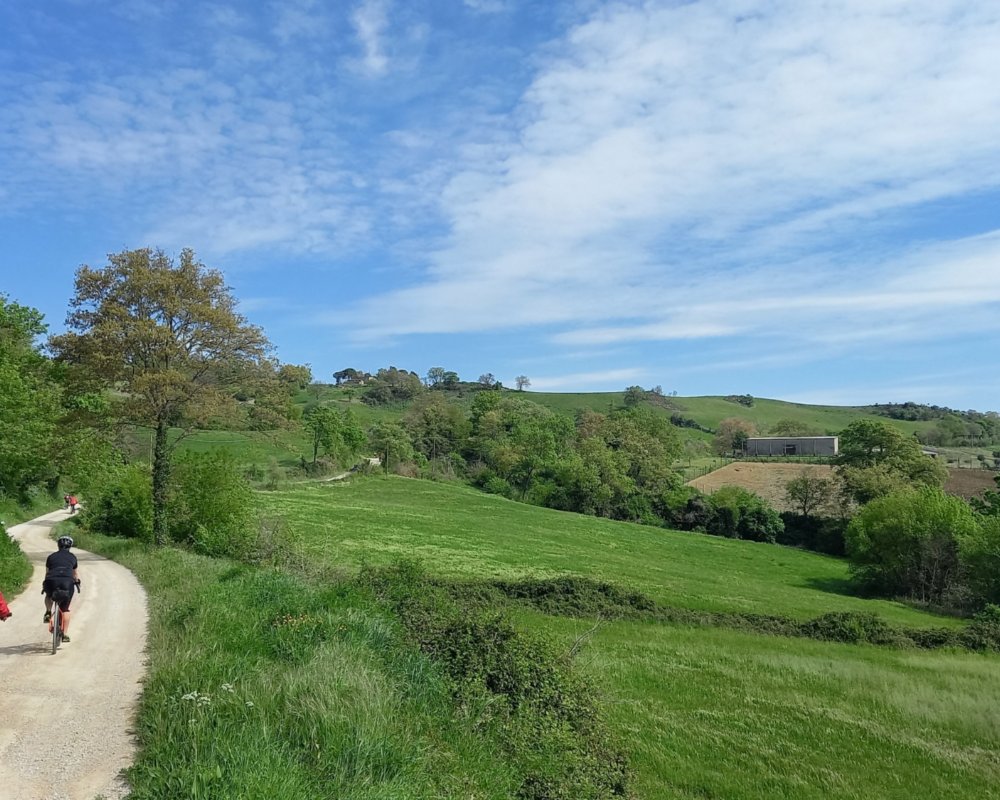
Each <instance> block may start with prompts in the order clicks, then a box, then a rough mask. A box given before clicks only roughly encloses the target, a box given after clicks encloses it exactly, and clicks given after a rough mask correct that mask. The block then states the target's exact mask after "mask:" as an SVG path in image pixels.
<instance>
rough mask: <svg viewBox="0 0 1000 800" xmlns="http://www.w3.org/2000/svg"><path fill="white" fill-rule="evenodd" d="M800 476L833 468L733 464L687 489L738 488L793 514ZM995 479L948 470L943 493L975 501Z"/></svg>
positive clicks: (989, 474) (827, 474) (824, 473)
mask: <svg viewBox="0 0 1000 800" xmlns="http://www.w3.org/2000/svg"><path fill="white" fill-rule="evenodd" d="M803 472H805V473H808V474H809V475H812V476H815V477H818V478H830V477H832V476H833V467H831V466H829V465H827V464H796V463H782V462H776V461H734V462H731V463H729V464H726V465H725V466H722V467H720V468H719V469H716V470H714V471H712V472H709V473H708V474H706V475H702V476H700V477H698V478H694V479H693V480H690V481H688V482H687V485H688V486H693V487H694V488H695V489H698V490H699V491H702V492H705V493H707V494H711V493H712V492H714V491H716V490H717V489H721V488H722V487H723V486H739V487H741V488H743V489H748V490H749V491H751V492H754V493H755V494H758V495H760V496H761V497H763V498H764V499H765V500H766V501H767V502H768V503H769V504H770V505H771V506H773V507H774V508H776V509H777V510H778V511H794V510H795V509H794V508H793V507H792V505H790V504H789V503H788V500H787V499H786V497H785V485H786V484H787V483H788V481H790V480H792V479H793V478H797V477H799V476H800V475H802V474H803ZM996 475H997V473H996V472H992V471H990V470H985V469H955V468H954V467H949V468H948V479H947V480H946V481H945V484H944V490H945V491H946V492H948V493H949V494H954V495H957V496H959V497H964V498H969V497H976V496H979V495H981V494H982V493H983V492H984V491H986V490H988V489H995V488H996V483H995V481H994V478H995V477H996Z"/></svg>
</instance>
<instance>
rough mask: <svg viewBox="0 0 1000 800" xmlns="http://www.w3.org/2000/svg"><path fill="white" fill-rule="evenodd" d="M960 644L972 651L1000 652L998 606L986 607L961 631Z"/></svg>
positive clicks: (999, 610) (999, 615)
mask: <svg viewBox="0 0 1000 800" xmlns="http://www.w3.org/2000/svg"><path fill="white" fill-rule="evenodd" d="M962 644H964V645H965V646H966V647H968V648H970V649H972V650H994V651H1000V606H997V605H992V604H991V605H988V606H986V608H984V609H983V610H982V611H980V612H979V613H978V614H976V616H975V617H973V618H972V623H971V624H970V625H969V627H968V628H966V629H965V631H963V634H962Z"/></svg>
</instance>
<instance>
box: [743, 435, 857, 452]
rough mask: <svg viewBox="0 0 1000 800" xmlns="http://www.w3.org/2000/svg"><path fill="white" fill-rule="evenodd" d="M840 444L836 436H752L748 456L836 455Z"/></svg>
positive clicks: (748, 444)
mask: <svg viewBox="0 0 1000 800" xmlns="http://www.w3.org/2000/svg"><path fill="white" fill-rule="evenodd" d="M839 446H840V440H839V439H838V438H837V437H836V436H751V437H750V438H749V439H747V445H746V454H747V455H748V456H835V455H837V451H838V449H839Z"/></svg>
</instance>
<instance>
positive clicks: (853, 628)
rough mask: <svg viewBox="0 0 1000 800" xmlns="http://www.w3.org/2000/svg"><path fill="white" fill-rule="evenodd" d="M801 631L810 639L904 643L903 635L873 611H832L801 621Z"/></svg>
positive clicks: (905, 640)
mask: <svg viewBox="0 0 1000 800" xmlns="http://www.w3.org/2000/svg"><path fill="white" fill-rule="evenodd" d="M801 630H802V633H803V635H805V636H808V637H809V638H810V639H823V640H825V641H830V642H849V643H852V644H888V645H896V646H899V645H907V644H910V642H909V641H908V640H907V638H906V637H905V636H903V635H901V634H900V633H899V632H898V631H896V630H895V629H894V628H893V627H892V626H891V625H889V623H887V622H886V621H885V620H884V619H882V618H881V617H879V616H878V615H876V614H864V613H859V612H856V611H834V612H831V613H829V614H823V615H822V616H820V617H817V618H816V619H812V620H809V621H808V622H804V623H802V626H801Z"/></svg>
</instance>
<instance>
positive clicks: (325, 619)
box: [81, 535, 605, 800]
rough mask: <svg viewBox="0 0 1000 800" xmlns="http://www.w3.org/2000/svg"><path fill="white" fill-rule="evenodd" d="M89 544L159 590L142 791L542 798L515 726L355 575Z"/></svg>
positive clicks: (375, 799) (92, 539)
mask: <svg viewBox="0 0 1000 800" xmlns="http://www.w3.org/2000/svg"><path fill="white" fill-rule="evenodd" d="M81 546H84V547H90V548H93V549H97V550H100V551H101V552H104V553H105V554H107V555H109V556H111V557H113V558H115V559H116V560H118V561H120V562H122V563H124V564H125V565H127V566H129V567H130V568H131V569H133V570H134V571H135V572H136V573H137V575H138V576H139V578H140V580H141V581H142V582H143V584H144V585H145V587H146V589H147V591H148V593H149V597H150V610H151V617H152V618H151V623H150V624H151V627H150V636H149V654H150V663H151V673H150V676H149V679H148V681H147V685H146V689H145V692H144V694H143V699H142V705H141V709H140V713H139V719H138V735H139V744H140V750H139V754H138V759H137V761H136V763H135V765H134V766H133V767H132V768H131V770H130V771H129V780H130V782H131V785H132V787H133V794H132V795H131V796H132V797H133V798H134V799H135V800H146V799H147V798H149V799H150V800H151V799H152V798H156V799H157V800H164V799H166V800H169V799H171V798H177V800H180V799H181V798H185V799H187V798H227V799H228V798H269V799H270V798H289V800H292V799H293V798H295V799H297V798H306V797H317V798H320V797H322V798H345V799H347V798H351V799H356V800H430V799H431V798H450V797H470V798H471V797H475V798H484V800H485V799H487V798H495V799H496V800H500V798H511V797H525V798H529V797H536V796H537V797H541V795H532V794H525V793H524V791H523V789H524V786H525V785H526V784H527V778H528V777H529V775H530V774H531V769H530V767H531V766H532V765H531V764H528V765H526V764H524V763H518V764H514V763H513V762H512V761H511V751H510V748H509V747H507V746H506V745H505V744H504V739H503V733H504V729H503V726H498V727H492V728H491V727H484V725H483V723H482V720H483V715H482V713H481V712H482V708H479V709H478V710H477V711H476V712H475V713H472V712H473V708H472V706H456V705H455V702H454V701H455V695H454V683H453V681H452V678H451V677H449V674H448V673H446V671H444V670H443V669H442V668H441V667H440V665H439V663H438V661H436V660H435V659H433V658H429V657H428V656H427V655H426V654H423V653H421V652H419V651H418V650H417V649H416V648H414V647H413V646H411V644H409V643H408V641H407V638H406V636H405V632H404V630H403V629H402V628H401V627H400V623H399V620H398V618H397V617H396V616H395V615H394V614H393V613H391V612H390V611H389V610H388V609H387V607H386V606H384V605H382V604H381V603H379V602H377V601H376V600H375V599H374V598H373V597H372V596H371V594H370V592H368V591H367V590H364V589H361V588H359V587H358V586H357V585H356V584H355V583H353V582H351V583H345V582H333V583H326V584H322V583H316V582H312V581H308V580H305V579H303V578H299V577H297V576H294V575H290V574H285V573H281V572H278V571H276V570H272V569H262V568H254V567H248V566H245V565H237V564H233V563H230V562H226V561H224V560H221V559H211V558H207V557H202V556H197V555H194V554H192V553H189V552H185V551H181V550H175V549H160V550H154V549H148V548H147V547H146V546H143V545H140V544H138V543H135V542H127V541H123V540H117V539H108V538H106V537H100V536H94V535H83V536H82V537H81ZM553 762H558V759H556V758H554V757H553V756H552V754H551V753H550V754H549V763H550V764H551V763H553ZM535 766H537V765H535ZM572 796H573V795H569V794H565V793H562V794H558V795H556V794H552V795H551V797H553V798H555V797H566V798H567V800H568V798H570V797H572ZM580 796H581V797H583V796H588V797H594V798H599V797H604V796H605V795H603V794H587V795H580Z"/></svg>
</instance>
